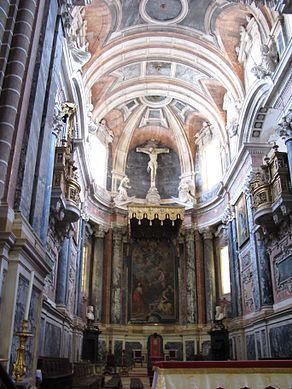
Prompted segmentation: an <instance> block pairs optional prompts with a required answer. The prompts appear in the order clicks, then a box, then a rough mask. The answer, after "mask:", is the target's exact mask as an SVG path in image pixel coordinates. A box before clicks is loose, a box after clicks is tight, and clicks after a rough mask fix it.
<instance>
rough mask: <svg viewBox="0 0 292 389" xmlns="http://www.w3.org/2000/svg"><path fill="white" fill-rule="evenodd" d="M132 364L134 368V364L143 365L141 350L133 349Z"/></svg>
mask: <svg viewBox="0 0 292 389" xmlns="http://www.w3.org/2000/svg"><path fill="white" fill-rule="evenodd" d="M133 362H134V367H135V366H136V362H138V363H140V364H141V367H142V364H143V356H142V350H141V349H133Z"/></svg>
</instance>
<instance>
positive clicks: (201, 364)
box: [152, 360, 292, 389]
mask: <svg viewBox="0 0 292 389" xmlns="http://www.w3.org/2000/svg"><path fill="white" fill-rule="evenodd" d="M178 388H182V389H292V360H260V361H220V362H219V361H218V362H217V361H216V362H214V361H196V362H172V361H170V362H157V363H155V366H154V377H153V382H152V389H178Z"/></svg>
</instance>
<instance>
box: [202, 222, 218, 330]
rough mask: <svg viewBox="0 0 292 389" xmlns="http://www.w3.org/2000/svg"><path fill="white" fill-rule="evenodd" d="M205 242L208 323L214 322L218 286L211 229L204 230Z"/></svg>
mask: <svg viewBox="0 0 292 389" xmlns="http://www.w3.org/2000/svg"><path fill="white" fill-rule="evenodd" d="M201 233H202V235H203V240H204V243H203V244H204V272H205V293H206V322H207V323H211V322H213V320H214V313H215V305H216V285H215V264H214V247H213V231H212V230H211V229H210V228H205V229H203V230H202V232H201Z"/></svg>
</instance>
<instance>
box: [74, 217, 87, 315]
mask: <svg viewBox="0 0 292 389" xmlns="http://www.w3.org/2000/svg"><path fill="white" fill-rule="evenodd" d="M79 223H80V224H79V237H78V254H77V264H76V287H75V314H76V315H78V316H79V317H81V315H82V312H81V310H82V301H81V299H82V291H81V289H82V270H83V248H84V237H85V220H84V219H80V221H79Z"/></svg>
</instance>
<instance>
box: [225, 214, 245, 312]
mask: <svg viewBox="0 0 292 389" xmlns="http://www.w3.org/2000/svg"><path fill="white" fill-rule="evenodd" d="M227 230H228V247H229V261H230V281H231V307H232V317H237V316H241V315H242V302H241V285H240V273H239V258H238V249H237V235H236V221H235V219H234V218H232V219H231V220H230V221H229V222H228V225H227Z"/></svg>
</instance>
